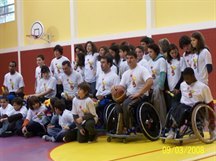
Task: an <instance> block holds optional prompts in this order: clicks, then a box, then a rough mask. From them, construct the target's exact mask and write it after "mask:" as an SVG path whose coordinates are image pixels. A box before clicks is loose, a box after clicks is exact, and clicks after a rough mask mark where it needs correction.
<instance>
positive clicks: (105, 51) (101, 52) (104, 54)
mask: <svg viewBox="0 0 216 161" xmlns="http://www.w3.org/2000/svg"><path fill="white" fill-rule="evenodd" d="M103 48H104V47H100V50H99V56H98V60H97V71H96V86H97V82H98V78H99V76H100V74H101V73H102V69H101V58H104V57H106V58H108V59H109V60H112V61H113V59H112V56H111V55H109V56H107V55H108V48H106V49H103ZM113 64H114V63H113V62H112V63H111V70H112V71H113V72H115V73H117V72H118V71H117V67H116V66H115V65H113Z"/></svg>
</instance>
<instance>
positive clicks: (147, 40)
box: [140, 36, 154, 61]
mask: <svg viewBox="0 0 216 161" xmlns="http://www.w3.org/2000/svg"><path fill="white" fill-rule="evenodd" d="M153 43H154V40H153V39H152V38H150V37H148V36H145V37H143V38H142V39H141V40H140V46H142V47H143V48H144V56H143V58H144V59H146V60H147V61H149V60H150V59H151V58H150V56H149V54H148V45H150V44H153Z"/></svg>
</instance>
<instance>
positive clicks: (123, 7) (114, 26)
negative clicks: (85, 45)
mask: <svg viewBox="0 0 216 161" xmlns="http://www.w3.org/2000/svg"><path fill="white" fill-rule="evenodd" d="M76 10H77V13H76V14H77V18H76V19H77V25H76V26H77V37H78V38H84V37H92V36H101V35H109V34H115V33H122V32H131V31H137V30H144V29H145V28H146V2H145V0H78V1H76Z"/></svg>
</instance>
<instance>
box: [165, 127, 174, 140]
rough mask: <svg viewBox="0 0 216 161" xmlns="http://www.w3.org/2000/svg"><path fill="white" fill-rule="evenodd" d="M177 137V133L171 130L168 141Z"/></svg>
mask: <svg viewBox="0 0 216 161" xmlns="http://www.w3.org/2000/svg"><path fill="white" fill-rule="evenodd" d="M174 137H175V132H174V131H173V130H172V129H171V130H170V131H169V132H168V135H167V139H173V138H174Z"/></svg>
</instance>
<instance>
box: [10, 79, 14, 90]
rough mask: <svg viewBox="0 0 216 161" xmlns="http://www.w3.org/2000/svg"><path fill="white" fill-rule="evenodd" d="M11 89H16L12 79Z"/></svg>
mask: <svg viewBox="0 0 216 161" xmlns="http://www.w3.org/2000/svg"><path fill="white" fill-rule="evenodd" d="M10 84H11V89H14V82H13V81H12V79H10Z"/></svg>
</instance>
